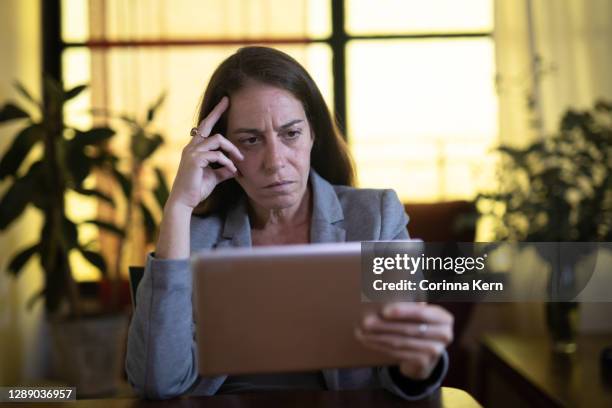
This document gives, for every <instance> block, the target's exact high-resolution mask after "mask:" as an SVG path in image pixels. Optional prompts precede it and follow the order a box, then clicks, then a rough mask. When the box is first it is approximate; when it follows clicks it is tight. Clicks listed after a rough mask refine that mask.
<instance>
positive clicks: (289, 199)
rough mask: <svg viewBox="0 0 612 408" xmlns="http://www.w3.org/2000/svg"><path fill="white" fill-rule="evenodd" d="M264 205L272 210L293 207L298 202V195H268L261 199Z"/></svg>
mask: <svg viewBox="0 0 612 408" xmlns="http://www.w3.org/2000/svg"><path fill="white" fill-rule="evenodd" d="M260 203H261V205H262V207H265V208H267V209H270V210H282V209H284V208H289V207H292V206H294V205H296V204H298V200H297V199H296V197H295V196H294V195H293V194H292V195H286V196H278V197H267V198H265V199H264V200H262V201H260Z"/></svg>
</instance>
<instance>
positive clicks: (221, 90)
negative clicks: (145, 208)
mask: <svg viewBox="0 0 612 408" xmlns="http://www.w3.org/2000/svg"><path fill="white" fill-rule="evenodd" d="M249 81H257V82H260V83H264V84H268V85H272V86H275V87H278V88H281V89H284V90H286V91H289V92H290V93H291V94H293V95H294V96H295V97H296V98H297V99H298V100H300V102H302V105H303V107H304V112H305V113H306V118H307V119H308V122H309V124H310V128H311V131H312V132H313V135H314V144H313V147H312V152H311V155H310V166H311V167H312V168H314V169H315V171H316V172H317V173H319V175H321V177H323V178H324V179H326V180H327V181H328V182H330V183H332V184H343V185H348V186H352V185H353V183H354V178H355V174H354V169H353V163H352V159H351V156H350V154H349V151H348V148H347V146H346V143H345V141H344V138H343V137H342V135H341V133H340V131H339V129H338V127H337V125H336V123H335V121H334V120H333V119H332V116H331V115H330V113H329V110H328V109H327V105H326V104H325V100H324V99H323V96H322V95H321V92H320V91H319V88H317V85H316V84H315V82H314V81H313V80H312V78H311V77H310V75H309V74H308V72H306V70H305V69H304V67H302V66H301V65H300V64H299V63H298V62H297V61H296V60H295V59H293V58H292V57H290V56H289V55H287V54H285V53H284V52H282V51H279V50H276V49H274V48H268V47H244V48H240V49H239V50H238V51H237V52H236V53H235V54H233V55H231V56H230V57H228V58H227V59H226V60H225V61H223V62H222V63H221V65H219V67H217V69H216V70H215V72H214V73H213V75H212V77H211V79H210V82H209V83H208V86H207V88H206V91H205V92H204V96H203V98H202V102H201V105H200V111H199V114H198V124H199V123H200V122H201V121H202V120H203V119H204V118H205V117H206V116H207V115H208V114H209V113H210V112H211V111H212V109H213V108H214V107H215V105H217V104H218V103H219V101H220V100H221V98H223V96H230V95H231V94H232V93H234V92H236V91H238V90H240V89H241V88H243V87H245V86H246V85H247V84H248V82H249ZM226 130H227V111H226V112H224V113H223V115H222V116H221V118H220V119H219V121H218V122H217V124H216V125H215V127H214V128H213V130H212V133H211V134H214V133H221V134H222V135H225V134H226ZM242 194H243V190H242V187H240V185H239V184H238V182H236V180H234V179H229V180H227V181H225V182H223V183H221V184H219V185H218V186H217V187H216V188H215V189H214V191H213V192H212V193H211V194H210V196H209V197H208V198H207V199H206V200H204V201H203V202H201V203H200V204H199V205H198V206H197V207H196V208H195V211H194V213H196V214H204V213H206V214H210V213H214V212H223V211H224V210H227V209H228V208H230V207H231V206H232V204H234V203H235V202H236V201H237V200H238V198H239V197H240V196H241V195H242Z"/></svg>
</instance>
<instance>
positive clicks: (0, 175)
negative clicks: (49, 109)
mask: <svg viewBox="0 0 612 408" xmlns="http://www.w3.org/2000/svg"><path fill="white" fill-rule="evenodd" d="M43 132H44V131H43V129H42V128H41V127H40V126H39V125H36V124H35V125H31V126H28V127H27V128H25V129H23V130H22V131H21V132H20V133H19V134H18V135H17V136H16V137H15V139H14V140H13V144H12V145H11V147H9V149H8V150H7V152H6V153H5V154H4V156H3V157H2V159H1V160H0V180H4V178H5V177H6V176H16V175H17V170H19V167H21V164H22V163H23V161H24V160H25V158H26V156H27V155H28V153H29V152H30V150H31V149H32V146H34V145H35V144H36V142H38V141H39V140H42V139H43V136H44V134H43Z"/></svg>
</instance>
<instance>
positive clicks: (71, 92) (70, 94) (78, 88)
mask: <svg viewBox="0 0 612 408" xmlns="http://www.w3.org/2000/svg"><path fill="white" fill-rule="evenodd" d="M85 89H87V85H78V86H75V87H74V88H72V89H70V90H68V91H67V92H66V95H65V98H64V99H65V100H66V101H68V100H70V99H72V98H75V97H76V96H77V95H78V94H80V93H81V92H83V91H84V90H85Z"/></svg>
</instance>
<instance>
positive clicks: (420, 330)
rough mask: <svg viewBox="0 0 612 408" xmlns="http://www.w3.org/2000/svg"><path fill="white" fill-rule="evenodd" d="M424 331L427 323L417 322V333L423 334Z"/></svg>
mask: <svg viewBox="0 0 612 408" xmlns="http://www.w3.org/2000/svg"><path fill="white" fill-rule="evenodd" d="M426 332H427V323H421V324H419V335H420V336H424V335H425V333H426Z"/></svg>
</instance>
